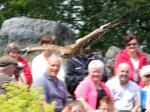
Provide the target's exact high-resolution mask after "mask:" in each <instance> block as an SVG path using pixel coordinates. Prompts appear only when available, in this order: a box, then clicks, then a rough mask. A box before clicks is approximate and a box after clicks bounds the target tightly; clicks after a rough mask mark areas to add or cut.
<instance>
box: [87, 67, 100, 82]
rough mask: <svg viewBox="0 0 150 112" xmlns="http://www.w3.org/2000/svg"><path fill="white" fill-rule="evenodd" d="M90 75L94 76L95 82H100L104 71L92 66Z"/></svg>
mask: <svg viewBox="0 0 150 112" xmlns="http://www.w3.org/2000/svg"><path fill="white" fill-rule="evenodd" d="M89 76H90V77H91V78H92V80H93V81H94V82H99V81H100V79H101V77H102V71H101V69H98V68H92V69H90V71H89Z"/></svg>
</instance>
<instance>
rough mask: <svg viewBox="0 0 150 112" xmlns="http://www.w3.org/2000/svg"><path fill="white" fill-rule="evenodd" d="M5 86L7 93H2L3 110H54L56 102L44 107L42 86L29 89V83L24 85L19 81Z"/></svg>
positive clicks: (10, 111) (49, 111) (20, 111)
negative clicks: (36, 88)
mask: <svg viewBox="0 0 150 112" xmlns="http://www.w3.org/2000/svg"><path fill="white" fill-rule="evenodd" d="M3 88H4V89H5V90H6V91H7V94H1V95H0V111H1V112H54V109H55V105H56V102H52V103H51V104H47V105H45V106H44V108H42V105H41V101H42V99H43V98H44V95H42V91H43V89H42V88H40V89H38V90H35V89H31V90H29V89H28V86H27V85H23V86H22V85H19V84H18V83H17V82H11V83H4V84H3Z"/></svg>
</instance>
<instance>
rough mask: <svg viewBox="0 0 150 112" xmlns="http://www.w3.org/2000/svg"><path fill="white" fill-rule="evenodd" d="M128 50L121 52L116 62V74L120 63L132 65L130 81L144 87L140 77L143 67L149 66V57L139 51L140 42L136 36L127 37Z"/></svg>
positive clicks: (125, 39)
mask: <svg viewBox="0 0 150 112" xmlns="http://www.w3.org/2000/svg"><path fill="white" fill-rule="evenodd" d="M124 41H125V45H126V49H124V50H121V51H120V52H119V53H118V55H117V57H116V59H115V62H114V73H116V68H117V66H118V65H119V64H120V63H128V64H129V65H130V70H131V72H130V74H129V79H130V80H132V81H134V82H136V83H137V84H139V85H140V86H141V87H142V86H143V84H142V82H141V78H140V75H139V70H140V69H141V68H142V66H145V65H147V64H148V62H147V57H146V55H144V54H143V53H141V52H140V51H139V50H138V41H137V38H136V36H135V35H127V36H125V38H124Z"/></svg>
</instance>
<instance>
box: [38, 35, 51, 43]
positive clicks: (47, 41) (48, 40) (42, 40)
mask: <svg viewBox="0 0 150 112" xmlns="http://www.w3.org/2000/svg"><path fill="white" fill-rule="evenodd" d="M40 42H41V45H43V44H54V40H53V39H52V38H51V37H48V36H43V37H42V38H41V41H40Z"/></svg>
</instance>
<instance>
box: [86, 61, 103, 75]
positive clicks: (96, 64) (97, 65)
mask: <svg viewBox="0 0 150 112" xmlns="http://www.w3.org/2000/svg"><path fill="white" fill-rule="evenodd" d="M91 69H100V70H101V72H102V74H103V72H104V63H103V62H102V61H101V60H92V61H91V62H90V63H89V65H88V71H90V70H91Z"/></svg>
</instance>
